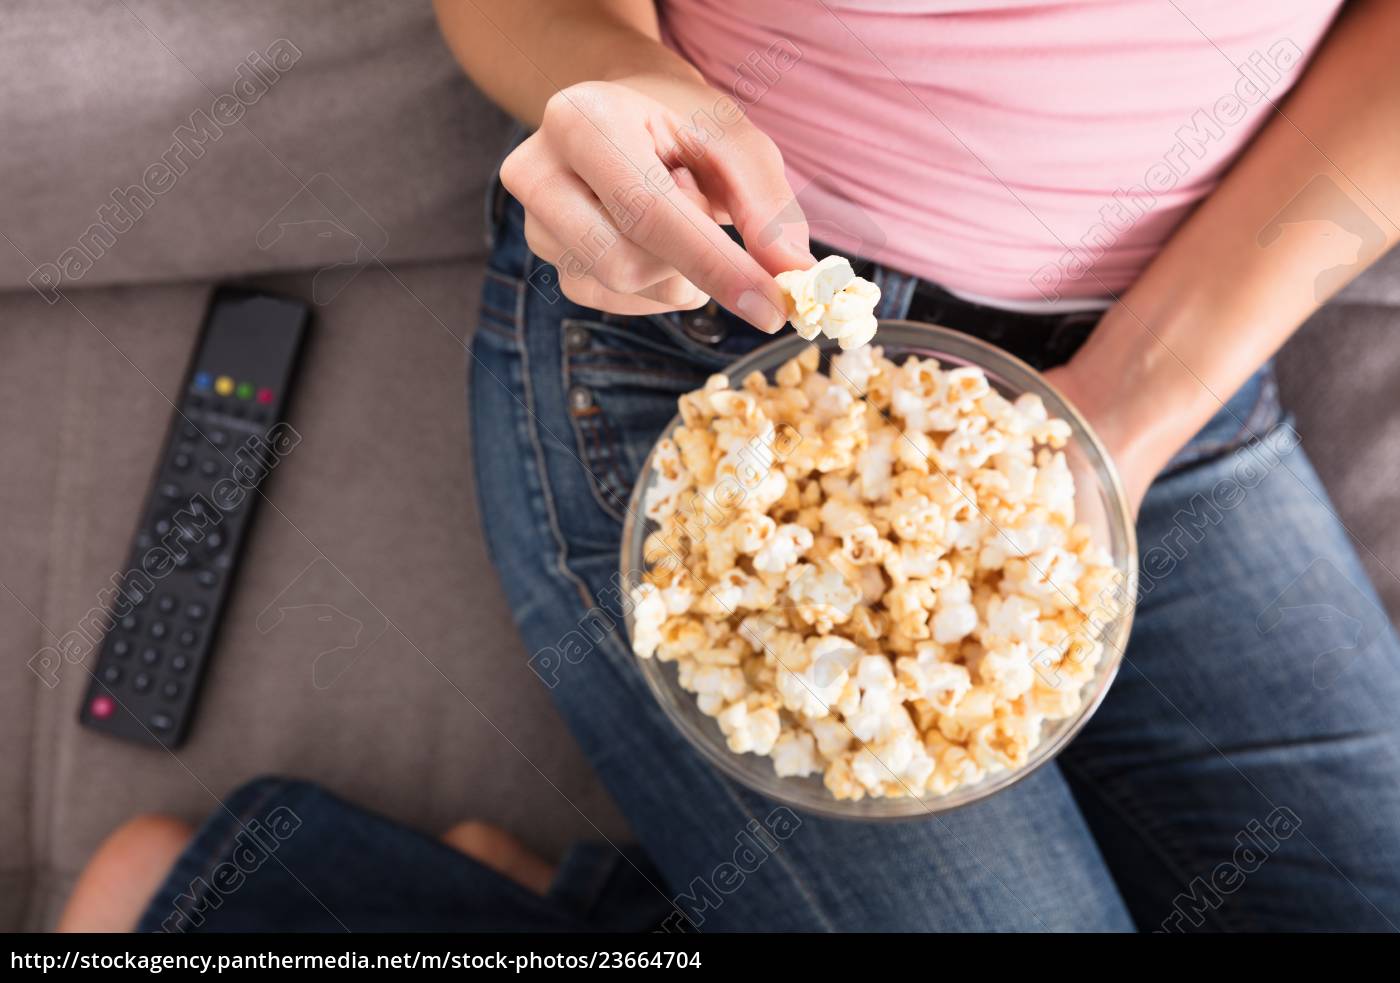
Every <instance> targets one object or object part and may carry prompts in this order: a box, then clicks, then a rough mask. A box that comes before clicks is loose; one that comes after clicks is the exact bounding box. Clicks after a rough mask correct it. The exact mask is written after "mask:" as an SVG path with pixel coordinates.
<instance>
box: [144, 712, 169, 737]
mask: <svg viewBox="0 0 1400 983" xmlns="http://www.w3.org/2000/svg"><path fill="white" fill-rule="evenodd" d="M146 723H148V724H150V725H151V730H158V731H161V732H162V733H164V732H165V731H167V730H170V729H171V728H172V727H174V726H175V718H173V717H172V716H170V714H168V713H153V714H151V716H150V718H149V719H148V720H147V721H146Z"/></svg>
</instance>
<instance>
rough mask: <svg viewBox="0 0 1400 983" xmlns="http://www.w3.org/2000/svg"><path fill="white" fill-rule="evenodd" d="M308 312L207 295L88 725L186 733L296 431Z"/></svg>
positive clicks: (255, 297) (284, 302)
mask: <svg viewBox="0 0 1400 983" xmlns="http://www.w3.org/2000/svg"><path fill="white" fill-rule="evenodd" d="M309 320H310V309H309V308H308V307H307V305H305V304H303V303H301V302H300V301H295V300H289V299H286V298H282V297H274V296H271V295H268V294H263V293H256V292H253V291H248V290H240V289H235V288H228V287H225V288H221V289H219V290H217V291H216V292H215V294H214V297H213V300H212V301H210V305H209V311H208V313H207V314H206V315H205V320H204V327H203V330H202V331H201V335H200V340H199V344H198V346H197V348H196V349H195V353H194V356H193V357H192V358H191V360H190V365H189V368H188V370H187V372H186V375H185V385H184V388H183V390H182V394H181V397H180V400H179V404H178V405H177V406H176V408H175V412H174V414H173V416H172V418H171V421H170V431H169V434H168V435H167V436H166V440H165V449H164V451H163V452H162V454H161V457H160V462H159V464H158V465H157V467H156V473H155V478H154V480H153V481H152V487H151V491H150V493H149V494H148V496H147V499H146V505H145V508H144V510H143V511H142V513H141V520H140V522H139V524H138V525H137V527H136V537H135V541H134V543H133V545H132V550H131V559H130V561H129V562H128V564H127V566H126V568H125V570H124V572H123V573H122V575H121V576H120V577H119V578H118V580H119V586H118V589H117V590H116V591H115V596H114V598H113V600H112V601H111V603H110V606H109V611H108V615H109V618H110V625H109V627H108V631H107V634H106V636H105V637H104V638H103V640H102V645H101V649H100V654H99V655H98V658H97V663H96V665H95V666H93V669H92V682H91V684H90V685H89V686H88V691H87V697H86V698H85V699H84V700H83V707H82V711H81V713H80V714H79V719H80V720H81V722H82V723H83V725H84V726H87V727H91V728H93V729H94V730H98V731H101V732H103V733H105V734H111V735H113V736H116V737H122V738H126V739H128V740H133V741H140V742H143V743H147V744H156V745H159V746H161V747H167V748H169V747H176V746H178V745H179V744H181V743H182V742H183V741H184V739H185V735H186V733H187V732H188V730H189V725H190V717H191V716H192V714H193V712H194V705H195V700H196V698H197V697H198V695H199V687H200V683H201V682H202V680H203V678H204V673H205V669H206V667H207V665H208V661H209V657H210V654H211V652H212V649H213V645H214V639H215V635H216V633H217V632H218V628H219V619H220V616H221V615H222V614H223V610H224V605H225V603H226V601H227V600H228V596H229V590H230V587H231V585H232V581H233V575H234V573H235V572H236V570H237V564H238V557H239V553H240V552H241V550H242V547H243V543H244V541H245V540H246V539H247V538H248V528H249V526H250V524H251V522H252V519H253V514H254V511H255V507H256V505H257V501H258V498H259V491H258V489H259V486H260V485H261V483H262V481H263V479H264V478H266V476H267V474H268V472H269V471H270V470H271V469H273V468H274V467H276V465H277V464H278V462H279V461H280V460H281V458H282V457H283V456H284V455H285V454H286V453H287V451H289V450H290V448H291V447H293V446H295V444H296V442H297V438H296V434H295V431H293V430H291V429H290V428H289V427H288V426H287V425H286V424H285V423H284V422H282V421H283V414H284V412H285V410H286V406H287V391H288V388H289V387H290V385H291V382H292V377H293V373H294V372H295V369H296V363H297V358H298V356H299V355H300V353H301V347H302V341H303V339H304V338H305V335H306V328H307V324H308V322H309Z"/></svg>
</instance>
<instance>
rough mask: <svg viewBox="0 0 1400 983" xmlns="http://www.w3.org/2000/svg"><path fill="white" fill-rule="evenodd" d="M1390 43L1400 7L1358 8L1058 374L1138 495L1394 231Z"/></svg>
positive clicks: (1397, 185) (1396, 93)
mask: <svg viewBox="0 0 1400 983" xmlns="http://www.w3.org/2000/svg"><path fill="white" fill-rule="evenodd" d="M1396 38H1400V3H1395V2H1393V0H1361V2H1357V3H1354V4H1351V5H1349V6H1348V8H1347V9H1346V11H1345V12H1344V13H1343V14H1342V16H1341V18H1340V19H1339V20H1338V22H1337V23H1336V25H1334V27H1333V29H1332V31H1331V33H1330V34H1329V35H1328V37H1327V39H1326V41H1325V42H1324V43H1323V45H1322V47H1321V48H1320V50H1319V51H1318V53H1317V55H1316V57H1315V59H1314V61H1313V63H1312V64H1311V65H1310V66H1309V67H1308V69H1307V71H1306V73H1305V74H1304V76H1303V78H1302V79H1301V81H1300V82H1299V84H1298V86H1297V87H1296V88H1295V90H1294V91H1293V93H1292V94H1291V95H1290V97H1289V98H1288V100H1287V101H1286V102H1285V103H1284V105H1283V106H1282V107H1281V108H1282V114H1281V115H1280V114H1275V116H1274V118H1273V119H1272V120H1271V121H1270V122H1269V123H1268V125H1267V126H1265V127H1264V129H1263V130H1262V131H1261V132H1260V133H1259V135H1258V136H1257V137H1256V138H1255V140H1254V141H1253V143H1251V145H1250V146H1249V148H1248V150H1246V152H1245V153H1244V155H1243V156H1242V157H1241V158H1240V160H1239V161H1238V162H1237V163H1236V164H1235V166H1234V167H1233V168H1232V169H1231V170H1230V172H1229V173H1228V174H1227V175H1226V177H1225V179H1224V181H1223V182H1222V183H1221V184H1220V186H1219V188H1217V189H1216V191H1215V193H1214V194H1212V195H1211V196H1210V197H1209V198H1207V199H1206V200H1205V201H1204V202H1203V203H1202V204H1201V206H1200V207H1199V208H1198V209H1197V210H1196V211H1195V212H1194V213H1193V214H1192V215H1191V217H1190V218H1189V219H1188V220H1187V221H1186V222H1185V223H1184V224H1183V225H1182V226H1181V228H1180V229H1179V230H1177V232H1176V233H1175V235H1173V236H1172V238H1171V239H1170V240H1169V241H1168V243H1167V245H1166V247H1165V248H1164V249H1163V250H1162V252H1161V253H1160V254H1159V255H1158V256H1157V258H1156V259H1155V260H1154V261H1153V262H1152V264H1151V265H1150V266H1149V267H1148V268H1147V270H1146V272H1144V273H1143V275H1142V277H1141V278H1140V279H1139V280H1138V281H1137V283H1135V284H1134V285H1133V286H1132V288H1131V289H1130V290H1128V291H1127V292H1126V293H1125V294H1124V295H1123V296H1122V298H1121V300H1120V302H1119V303H1118V304H1117V305H1115V306H1114V307H1113V308H1112V309H1111V310H1110V311H1109V312H1108V313H1107V314H1106V315H1105V316H1104V319H1103V321H1102V323H1100V325H1099V326H1098V328H1097V329H1096V330H1095V331H1094V333H1093V335H1092V336H1091V337H1090V338H1089V341H1088V342H1087V343H1086V344H1085V346H1084V347H1083V348H1082V349H1081V350H1080V352H1079V354H1078V355H1076V356H1075V358H1074V359H1073V360H1072V361H1071V362H1070V363H1069V365H1067V366H1065V367H1064V368H1063V369H1060V370H1057V371H1056V372H1055V373H1053V374H1052V378H1053V379H1054V381H1055V382H1056V384H1057V385H1059V386H1060V387H1061V388H1062V389H1063V390H1064V391H1065V394H1066V395H1067V396H1068V397H1069V398H1070V399H1071V400H1072V401H1073V402H1074V403H1075V404H1076V405H1078V406H1079V407H1080V408H1081V409H1082V410H1084V411H1085V413H1086V415H1087V416H1088V417H1089V419H1090V420H1091V421H1092V422H1093V423H1094V425H1095V428H1096V429H1097V430H1098V431H1099V432H1100V434H1101V435H1102V436H1103V438H1104V440H1105V442H1106V443H1107V444H1108V445H1109V449H1110V451H1111V452H1112V453H1113V456H1114V458H1115V459H1116V460H1117V462H1118V466H1119V470H1120V471H1121V472H1122V474H1123V477H1124V481H1125V484H1126V485H1127V486H1128V491H1129V494H1130V495H1131V496H1132V499H1133V502H1134V503H1135V504H1136V503H1137V502H1138V501H1139V500H1140V499H1141V496H1142V494H1143V493H1144V492H1145V491H1146V489H1147V486H1148V484H1149V483H1151V481H1152V479H1153V478H1154V477H1155V476H1156V474H1157V472H1158V471H1160V470H1161V468H1162V467H1163V466H1164V465H1165V464H1166V463H1167V461H1168V460H1170V459H1171V457H1172V455H1173V454H1175V453H1176V451H1177V450H1178V449H1180V447H1181V446H1182V445H1183V444H1184V443H1185V442H1186V441H1187V440H1188V439H1190V437H1191V436H1192V435H1193V434H1194V433H1195V432H1196V431H1197V430H1198V429H1200V427H1201V426H1202V425H1204V423H1205V422H1206V421H1207V420H1208V419H1209V418H1210V417H1211V416H1212V415H1213V414H1214V413H1216V412H1217V411H1218V410H1219V409H1220V406H1221V403H1222V401H1224V400H1226V399H1228V398H1229V397H1230V396H1231V394H1233V393H1234V392H1235V390H1236V389H1238V388H1239V386H1240V385H1241V384H1242V383H1243V382H1244V380H1245V379H1247V378H1248V377H1249V375H1250V374H1251V373H1253V372H1254V370H1255V369H1257V368H1258V367H1259V366H1260V365H1261V364H1263V362H1264V361H1265V360H1266V359H1268V358H1269V356H1270V355H1272V354H1273V353H1274V351H1276V350H1277V349H1278V347H1279V346H1280V345H1282V344H1283V342H1284V341H1285V340H1286V339H1287V338H1288V336H1289V335H1290V334H1292V333H1293V331H1294V330H1296V329H1297V328H1298V326H1299V325H1301V324H1302V323H1303V322H1304V321H1305V320H1306V319H1307V318H1308V316H1309V315H1310V314H1312V313H1313V311H1315V310H1316V309H1317V307H1318V306H1319V305H1320V304H1321V302H1322V301H1324V300H1326V299H1327V296H1328V295H1330V294H1331V293H1333V292H1335V291H1336V290H1338V289H1340V288H1341V286H1343V285H1344V284H1345V283H1346V282H1347V281H1349V280H1350V279H1351V278H1352V277H1354V276H1355V275H1356V274H1357V273H1359V272H1361V270H1363V269H1364V268H1365V267H1366V266H1368V265H1369V264H1370V263H1372V262H1374V261H1375V260H1376V258H1377V257H1379V256H1380V255H1381V254H1382V253H1384V252H1385V250H1386V249H1388V248H1389V247H1390V246H1391V245H1392V244H1394V242H1395V241H1396V239H1397V237H1400V228H1397V226H1396V220H1397V219H1400V59H1396V57H1395V53H1394V50H1393V48H1394V45H1393V43H1392V42H1393V41H1394V40H1395V39H1396ZM1222 57H1223V56H1222ZM1295 200H1296V202H1297V207H1296V208H1288V209H1287V210H1285V206H1288V205H1289V204H1290V202H1294V201H1295ZM1280 220H1281V221H1282V222H1283V223H1284V224H1282V225H1280V224H1279V222H1280ZM1348 264H1353V265H1348ZM1338 267H1342V268H1343V269H1341V270H1338V271H1337V273H1336V274H1329V276H1328V277H1325V278H1322V279H1321V280H1320V279H1319V276H1320V274H1322V273H1323V272H1324V271H1329V270H1334V269H1336V268H1338ZM1319 289H1320V290H1321V291H1322V293H1323V295H1322V296H1319V295H1318V291H1319Z"/></svg>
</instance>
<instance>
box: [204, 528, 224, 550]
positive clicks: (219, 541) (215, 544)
mask: <svg viewBox="0 0 1400 983" xmlns="http://www.w3.org/2000/svg"><path fill="white" fill-rule="evenodd" d="M204 544H205V545H206V546H208V547H209V549H210V550H211V551H215V550H221V549H223V548H224V534H223V533H221V532H217V531H215V532H211V533H210V534H209V535H208V536H205V537H204Z"/></svg>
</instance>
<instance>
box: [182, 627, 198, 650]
mask: <svg viewBox="0 0 1400 983" xmlns="http://www.w3.org/2000/svg"><path fill="white" fill-rule="evenodd" d="M197 641H199V633H198V632H196V631H195V630H194V629H192V628H186V629H185V630H184V631H182V632H180V644H181V645H183V646H184V647H185V648H187V649H189V648H194V643H195V642H197Z"/></svg>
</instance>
